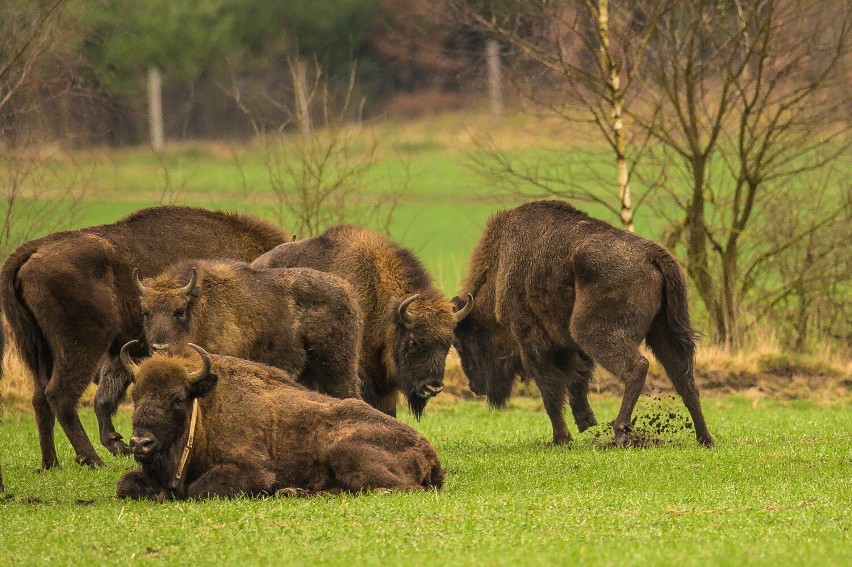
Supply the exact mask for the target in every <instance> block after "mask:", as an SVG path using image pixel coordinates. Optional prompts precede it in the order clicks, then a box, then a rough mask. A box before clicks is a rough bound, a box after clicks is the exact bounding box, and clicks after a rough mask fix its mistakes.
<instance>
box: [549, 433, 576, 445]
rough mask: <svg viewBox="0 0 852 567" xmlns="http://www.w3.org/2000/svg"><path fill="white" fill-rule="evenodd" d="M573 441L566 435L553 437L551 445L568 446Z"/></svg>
mask: <svg viewBox="0 0 852 567" xmlns="http://www.w3.org/2000/svg"><path fill="white" fill-rule="evenodd" d="M573 440H574V439H573V438H572V437H571V435H570V434H568V435H554V436H553V444H554V445H569V444H570V443H571V442H572V441H573Z"/></svg>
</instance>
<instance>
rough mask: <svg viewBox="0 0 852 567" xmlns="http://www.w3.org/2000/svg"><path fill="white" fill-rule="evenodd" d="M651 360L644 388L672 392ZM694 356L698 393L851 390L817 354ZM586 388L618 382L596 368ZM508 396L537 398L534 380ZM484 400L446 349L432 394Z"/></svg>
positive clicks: (840, 372)
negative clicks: (437, 389) (440, 384)
mask: <svg viewBox="0 0 852 567" xmlns="http://www.w3.org/2000/svg"><path fill="white" fill-rule="evenodd" d="M649 358H650V359H651V367H650V368H649V370H648V378H647V380H646V384H645V391H646V392H660V393H663V394H674V387H673V386H672V383H671V381H670V380H669V379H668V377H667V376H666V374H665V371H664V370H663V368H662V367H661V366H660V365H659V364H658V363H657V362H656V361H654V360H653V358H652V357H649ZM703 358H704V360H701V359H699V360H697V361H696V368H695V382H696V384H697V385H698V389H699V390H700V392H701V394H702V395H708V396H713V395H730V394H745V395H749V396H758V397H769V398H776V399H804V398H808V399H816V400H818V401H819V400H838V399H842V398H844V397H848V396H850V394H852V392H850V390H852V366H850V365H846V366H844V365H842V364H838V363H830V362H826V361H822V360H820V359H818V358H817V357H806V356H801V355H797V356H792V355H790V356H785V355H780V354H754V355H749V356H747V357H744V358H739V359H738V358H733V357H732V358H723V357H717V358H712V357H703ZM590 391H591V392H593V393H596V394H611V395H616V396H621V395H622V394H623V392H624V386H623V385H622V383H621V382H620V381H619V380H618V379H617V378H615V377H614V376H612V375H611V374H609V373H608V372H606V371H605V370H602V369H601V368H599V367H598V368H595V375H594V378H593V380H592V384H591V387H590ZM512 395H513V396H519V397H534V398H538V397H539V394H538V390H537V388H536V386H535V384H534V383H531V382H522V381H518V382H517V383H516V384H515V387H514V390H513V392H512ZM441 398H445V399H461V400H474V399H484V398H480V396H477V395H475V394H474V393H473V392H471V391H470V389H468V387H467V377H465V375H464V372H463V371H462V369H461V364H460V362H459V359H458V355H457V354H456V353H455V351H453V350H451V351H450V356H449V357H448V358H447V367H446V372H445V374H444V391H443V392H442V393H441V395H440V396H439V397H438V398H437V399H441Z"/></svg>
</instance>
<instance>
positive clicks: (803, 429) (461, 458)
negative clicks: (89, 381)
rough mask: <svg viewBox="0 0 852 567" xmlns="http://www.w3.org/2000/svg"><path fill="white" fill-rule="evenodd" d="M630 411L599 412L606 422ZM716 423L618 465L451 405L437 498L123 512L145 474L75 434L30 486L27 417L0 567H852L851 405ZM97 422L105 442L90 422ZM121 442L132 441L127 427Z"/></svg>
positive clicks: (130, 508)
mask: <svg viewBox="0 0 852 567" xmlns="http://www.w3.org/2000/svg"><path fill="white" fill-rule="evenodd" d="M616 402H617V400H615V399H613V398H597V399H595V400H594V401H593V406H594V407H595V409H596V410H597V413H598V416H599V418H601V421H605V420H609V419H612V417H613V416H614V413H615V411H616ZM654 403H658V402H651V401H648V400H643V401H642V402H641V404H643V405H642V406H640V408H641V407H645V408H646V410H648V408H649V407H650V409H651V410H653V406H650V404H654ZM678 407H679V406H678ZM705 407H706V412H707V417H708V422H709V424H710V426H711V429H712V431H713V433H714V434H715V436H716V439H717V442H718V445H717V447H716V448H715V449H713V450H706V449H703V448H700V447H698V446H697V445H696V444H695V443H694V440H693V439H692V438H691V434H690V433H689V432H687V431H682V432H680V433H674V434H669V435H666V436H663V440H664V443H663V444H662V445H661V446H658V447H653V448H647V449H604V448H602V443H601V441H600V436H601V435H603V434H605V432H604V431H603V428H599V430H598V431H597V432H595V431H589V432H586V433H584V434H582V435H580V436H579V438H578V439H577V440H576V441H575V445H574V446H573V447H571V448H556V447H553V446H550V445H549V444H547V443H546V440H547V439H548V438H549V434H550V431H549V423H548V420H547V418H546V415H545V414H544V413H543V412H542V411H541V410H540V408H539V407H538V404H537V403H536V402H534V401H530V400H528V399H519V401H518V402H516V403H513V404H512V405H511V406H510V408H509V409H508V410H506V411H500V412H496V411H489V410H488V409H487V408H486V407H485V405H484V404H481V403H476V402H442V403H437V404H434V405H433V406H431V407H430V408H429V410H427V415H426V416H425V417H424V419H423V420H422V421H421V422H420V423H413V425H414V426H415V427H416V428H417V429H418V430H420V431H421V432H422V433H424V434H425V435H426V436H427V437H428V438H429V439H430V440H431V441H432V442H433V443H434V445H435V446H436V448H437V450H438V452H439V454H440V456H441V459H442V461H443V463H444V466H445V467H446V468H447V469H448V471H449V472H448V476H447V483H446V485H445V487H444V490H442V491H440V492H426V493H418V494H398V495H379V494H367V495H360V496H339V497H322V498H315V499H306V500H298V499H275V498H266V499H256V500H232V501H207V502H172V503H164V504H156V503H148V502H125V501H119V500H117V499H115V497H114V489H115V481H116V479H117V478H118V476H119V475H120V474H121V473H122V472H123V471H124V470H125V469H127V468H129V467H131V466H132V460H131V459H130V458H117V457H109V456H107V455H105V457H106V461H107V467H106V468H104V469H101V470H95V471H92V470H86V469H82V468H80V467H79V466H77V465H76V464H74V463H73V453H72V451H71V448H70V446H69V445H68V443H67V441H66V440H65V438H64V436H62V434H61V433H60V432H57V433H58V440H59V454H60V459H61V461H62V463H63V465H64V466H63V467H62V468H60V469H58V470H53V471H50V472H47V473H41V474H37V473H34V472H32V471H33V469H34V468H35V467H36V465H37V464H38V459H39V457H38V454H39V453H38V442H37V435H36V433H35V427H34V423H33V418H32V416H31V415H30V414H28V413H26V412H22V411H12V412H10V413H9V414H8V415H7V416H6V419H5V424H4V426H3V427H2V429H0V447H2V448H3V470H4V476H5V480H6V483H7V488H8V490H9V492H10V493H11V494H13V495H14V496H7V497H6V498H5V499H3V500H0V526H2V529H0V564H5V565H13V564H15V565H43V564H45V563H46V562H48V561H50V562H52V563H55V564H67V563H84V564H103V563H110V564H116V563H122V564H123V563H131V562H134V563H135V562H140V561H144V562H163V563H167V564H202V565H206V564H231V565H236V564H239V565H255V564H275V565H305V564H319V563H322V564H332V565H463V564H477V565H553V564H556V563H561V564H576V563H580V564H596V565H648V564H659V565H672V564H678V565H706V564H721V565H806V564H807V565H848V564H849V562H850V559H852V552H850V549H852V547H850V544H852V534H850V529H852V515H850V507H852V447H850V443H849V439H850V437H849V436H850V432H852V411H850V409H849V405H848V401H847V403H840V402H839V403H836V404H833V407H821V406H818V405H816V404H814V403H812V402H808V401H795V402H778V401H767V400H762V401H754V400H751V399H746V398H741V397H724V398H708V399H706V400H705ZM641 411H643V410H642V409H640V412H641ZM83 418H84V423H85V425H86V427H87V429H88V431H89V432H91V433H94V432H95V431H96V427H95V423H94V416H93V413H92V411H91V410H90V409H85V410H84V411H83ZM403 419H405V420H406V421H408V422H409V423H412V420H411V419H410V416H408V415H405V416H404V417H403ZM118 426H119V430H120V431H123V432H127V431H129V413H128V412H127V411H125V410H122V411H121V412H120V414H119V421H118ZM596 433H597V435H596ZM607 435H608V434H607Z"/></svg>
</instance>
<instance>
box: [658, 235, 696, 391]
mask: <svg viewBox="0 0 852 567" xmlns="http://www.w3.org/2000/svg"><path fill="white" fill-rule="evenodd" d="M651 262H652V263H653V264H654V265H655V266H656V267H657V269H658V270H660V273H661V274H662V275H663V301H662V308H661V310H660V313H659V314H658V315H657V317H658V318H659V319H660V321H659V322H660V323H662V325H663V326H664V327H665V330H666V335H667V337H668V339H669V344H670V345H671V346H672V347H673V348H674V349H675V350H677V351H678V353H679V354H680V355H681V357H682V359H683V360H684V363H685V367H684V369H683V372H684V374H685V375H687V374H691V372H692V367H693V363H694V358H695V340H696V339H697V338H698V336H699V335H698V333H696V332H695V330H694V329H693V328H692V323H691V322H690V319H689V304H688V302H687V298H686V279H685V278H684V276H683V271H682V270H681V268H680V266H679V265H678V263H677V261H676V260H675V259H674V258H673V257H672V256H671V254H669V253H668V252H666V251H665V250H662V249H660V250H659V252H658V253H657V254H655V255H654V256H652V257H651ZM650 346H651V350H654V344H653V343H651V344H650ZM655 354H656V353H655Z"/></svg>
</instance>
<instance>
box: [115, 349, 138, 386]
mask: <svg viewBox="0 0 852 567" xmlns="http://www.w3.org/2000/svg"><path fill="white" fill-rule="evenodd" d="M138 344H139V341H130V342H129V343H126V344H125V345H124V346H123V347H121V353H120V354H119V355H118V357H119V358H120V359H121V363H122V364H123V365H124V368H125V369H126V370H127V371H128V372H129V373H130V376H131V377H132V378H133V379H134V380H136V375H137V374H138V373H139V365H138V364H136V363H135V362H133V359H132V358H130V349H131V348H132V347H135V346H136V345H138Z"/></svg>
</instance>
